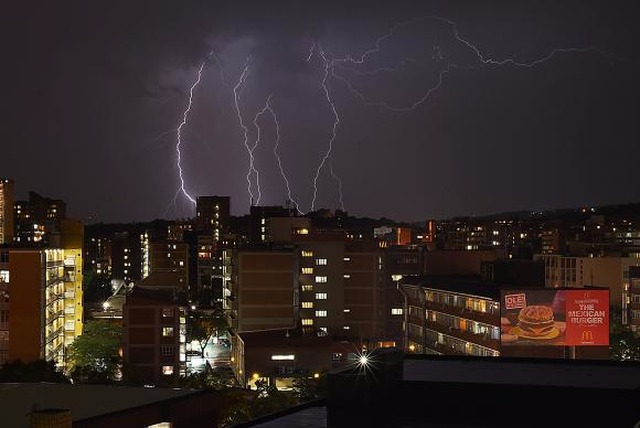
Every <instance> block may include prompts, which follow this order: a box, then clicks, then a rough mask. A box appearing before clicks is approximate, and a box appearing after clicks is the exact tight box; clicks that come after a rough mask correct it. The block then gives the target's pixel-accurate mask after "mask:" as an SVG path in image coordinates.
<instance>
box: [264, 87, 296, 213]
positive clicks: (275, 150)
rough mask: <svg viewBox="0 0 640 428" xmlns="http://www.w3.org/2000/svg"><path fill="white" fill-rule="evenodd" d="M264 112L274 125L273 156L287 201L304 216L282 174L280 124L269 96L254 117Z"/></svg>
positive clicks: (284, 175)
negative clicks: (266, 112)
mask: <svg viewBox="0 0 640 428" xmlns="http://www.w3.org/2000/svg"><path fill="white" fill-rule="evenodd" d="M265 111H268V112H269V113H270V114H271V117H272V118H273V123H274V124H275V128H276V141H275V143H274V145H273V154H274V156H275V157H276V161H277V162H278V168H279V169H280V175H281V176H282V179H283V180H284V183H285V187H286V189H287V200H289V201H291V202H292V203H293V205H294V206H295V207H296V211H298V213H299V214H304V213H303V212H302V211H301V210H300V205H299V204H298V202H297V201H296V200H295V199H293V196H292V194H291V187H290V186H289V178H288V177H287V174H286V173H285V172H284V167H283V166H282V159H281V158H280V153H279V152H278V149H279V147H280V123H279V122H278V117H277V116H276V113H275V111H274V110H273V107H271V95H269V98H268V99H267V102H266V104H265V107H264V108H263V109H262V110H261V111H260V112H259V113H258V115H256V119H257V118H258V116H259V115H261V114H263V113H264V112H265ZM254 123H255V125H256V127H258V124H257V121H254ZM258 129H259V128H258Z"/></svg>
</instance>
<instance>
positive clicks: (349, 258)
mask: <svg viewBox="0 0 640 428" xmlns="http://www.w3.org/2000/svg"><path fill="white" fill-rule="evenodd" d="M342 260H344V261H345V262H350V261H351V257H345V258H343V259H342Z"/></svg>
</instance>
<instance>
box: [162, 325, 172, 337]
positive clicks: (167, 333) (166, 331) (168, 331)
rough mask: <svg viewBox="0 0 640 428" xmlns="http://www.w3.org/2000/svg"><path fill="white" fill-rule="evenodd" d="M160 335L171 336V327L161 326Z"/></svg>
mask: <svg viewBox="0 0 640 428" xmlns="http://www.w3.org/2000/svg"><path fill="white" fill-rule="evenodd" d="M162 336H164V337H172V336H173V327H162Z"/></svg>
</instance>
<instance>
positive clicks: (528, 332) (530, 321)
mask: <svg viewBox="0 0 640 428" xmlns="http://www.w3.org/2000/svg"><path fill="white" fill-rule="evenodd" d="M511 334H514V335H517V336H519V337H522V338H525V339H543V340H544V339H554V338H556V337H558V335H559V334H560V330H559V329H557V328H556V327H555V319H554V315H553V308H552V307H551V306H546V305H529V306H525V307H524V308H522V309H520V312H519V313H518V318H517V324H516V326H515V327H514V328H512V329H511Z"/></svg>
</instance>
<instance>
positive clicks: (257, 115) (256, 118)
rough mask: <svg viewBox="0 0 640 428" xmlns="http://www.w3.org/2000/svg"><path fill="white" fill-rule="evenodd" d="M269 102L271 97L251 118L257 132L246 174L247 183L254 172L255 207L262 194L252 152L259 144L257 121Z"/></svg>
mask: <svg viewBox="0 0 640 428" xmlns="http://www.w3.org/2000/svg"><path fill="white" fill-rule="evenodd" d="M270 101H271V95H269V96H268V97H267V101H266V102H265V103H264V107H262V109H260V110H258V112H257V113H256V115H255V116H254V117H253V126H255V128H256V131H257V132H256V141H255V142H254V143H253V146H252V147H251V148H250V149H249V158H250V161H249V165H250V166H249V171H248V172H247V181H250V177H251V172H252V170H253V171H255V174H256V187H257V188H258V198H257V199H256V205H260V199H262V192H261V191H260V174H258V170H257V169H255V168H254V167H253V164H254V161H255V156H254V154H253V152H254V151H255V150H256V148H257V147H258V144H260V125H259V124H258V119H259V118H260V116H262V115H263V114H264V112H265V111H267V109H268V108H269V102H270Z"/></svg>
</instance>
